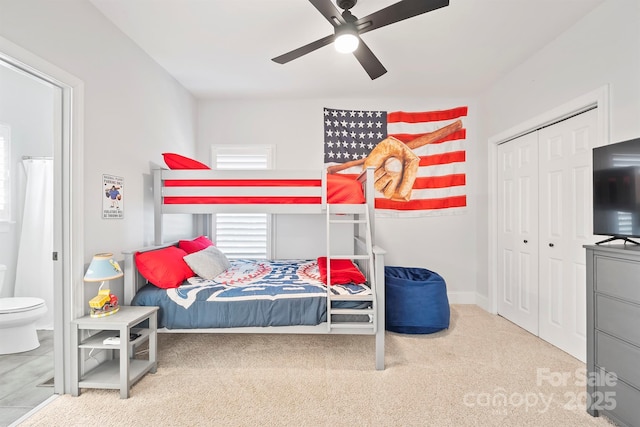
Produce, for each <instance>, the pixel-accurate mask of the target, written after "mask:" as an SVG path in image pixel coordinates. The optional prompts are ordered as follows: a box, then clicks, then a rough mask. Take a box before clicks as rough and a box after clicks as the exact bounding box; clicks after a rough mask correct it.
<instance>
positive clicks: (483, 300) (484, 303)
mask: <svg viewBox="0 0 640 427" xmlns="http://www.w3.org/2000/svg"><path fill="white" fill-rule="evenodd" d="M476 305H477V306H478V307H480V308H481V309H483V310H484V311H486V312H489V313H491V304H489V297H486V296H484V295H480V294H479V293H476ZM491 314H495V313H491Z"/></svg>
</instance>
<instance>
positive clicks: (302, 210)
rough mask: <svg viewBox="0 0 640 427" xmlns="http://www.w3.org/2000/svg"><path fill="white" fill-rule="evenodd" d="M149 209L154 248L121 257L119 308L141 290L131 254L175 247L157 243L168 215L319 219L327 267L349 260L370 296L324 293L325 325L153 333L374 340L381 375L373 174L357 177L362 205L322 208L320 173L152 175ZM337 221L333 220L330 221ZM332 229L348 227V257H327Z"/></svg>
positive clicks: (380, 253) (380, 271) (379, 255)
mask: <svg viewBox="0 0 640 427" xmlns="http://www.w3.org/2000/svg"><path fill="white" fill-rule="evenodd" d="M207 179H218V180H219V179H229V180H247V179H249V180H264V179H268V180H276V179H278V180H279V179H289V180H301V179H302V180H306V179H311V180H318V179H321V180H322V186H321V187H243V186H240V187H167V186H165V185H164V182H165V181H166V180H207ZM153 181H154V208H155V215H154V219H155V240H156V244H155V245H154V246H149V247H145V248H140V249H136V250H130V251H124V252H123V254H124V256H125V259H124V268H125V276H124V300H125V301H124V302H125V304H130V303H131V300H132V299H133V297H134V295H135V293H136V292H137V291H138V289H140V288H141V287H142V286H144V285H145V284H146V280H145V279H144V278H143V277H142V276H141V275H140V273H139V272H138V270H137V268H136V264H135V253H136V252H148V251H153V250H158V249H161V248H165V247H167V246H171V245H176V244H177V242H172V243H163V240H162V233H163V230H162V216H163V215H165V214H172V213H180V214H185V213H190V214H214V213H247V212H260V213H274V214H278V213H287V214H321V215H326V218H327V254H326V255H327V266H330V260H331V259H351V260H353V261H354V262H355V263H356V264H357V265H358V267H359V268H360V270H361V271H362V272H363V274H364V275H365V277H366V278H367V282H368V284H369V285H370V287H371V290H372V295H371V296H369V297H366V298H365V297H345V296H340V297H336V296H331V295H330V293H329V292H327V321H326V322H323V323H321V324H319V325H315V326H273V327H241V328H215V329H166V328H163V329H160V330H159V332H186V333H270V334H274V333H284V334H347V335H374V336H375V348H376V350H375V366H376V369H378V370H383V369H384V332H385V295H384V294H385V281H384V255H385V251H384V250H383V249H382V248H380V247H378V246H375V244H374V242H375V240H374V224H373V223H374V218H375V215H374V201H375V190H374V186H373V183H374V181H373V168H369V169H366V170H365V171H363V172H362V174H360V176H359V177H358V181H359V182H360V184H361V185H362V188H363V191H364V195H365V200H366V203H365V204H362V205H354V204H329V203H327V179H326V173H325V171H321V172H317V171H316V172H309V171H274V170H263V171H220V170H216V171H212V170H166V169H158V170H154V176H153ZM165 196H193V197H195V196H208V197H215V196H236V197H251V196H262V197H264V196H288V197H291V196H312V197H316V198H317V197H320V198H321V203H315V204H229V205H223V204H179V205H178V204H175V205H171V204H164V203H163V197H165ZM336 215H338V216H336ZM334 223H352V224H353V225H354V236H353V237H354V239H353V252H352V253H350V254H348V255H334V256H332V255H331V254H330V253H329V248H330V247H331V243H330V235H331V231H330V229H331V225H332V224H334ZM327 275H328V277H327V282H330V275H331V270H330V268H328V271H327ZM345 299H349V300H355V301H370V303H371V308H368V309H338V308H332V304H331V301H337V300H345ZM334 314H343V315H361V314H366V315H368V316H369V319H370V321H369V322H341V321H333V320H332V315H334Z"/></svg>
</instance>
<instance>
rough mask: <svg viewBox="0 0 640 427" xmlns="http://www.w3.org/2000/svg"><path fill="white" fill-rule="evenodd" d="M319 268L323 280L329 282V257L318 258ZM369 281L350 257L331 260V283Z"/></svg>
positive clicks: (360, 282)
mask: <svg viewBox="0 0 640 427" xmlns="http://www.w3.org/2000/svg"><path fill="white" fill-rule="evenodd" d="M318 269H319V270H320V277H321V278H322V281H323V282H324V283H325V284H326V283H327V257H325V256H321V257H319V258H318ZM366 281H367V279H366V277H364V275H363V274H362V273H361V272H360V270H358V267H357V266H356V265H355V264H354V263H353V261H351V260H350V259H332V260H331V284H332V285H346V284H348V283H356V284H362V283H365V282H366Z"/></svg>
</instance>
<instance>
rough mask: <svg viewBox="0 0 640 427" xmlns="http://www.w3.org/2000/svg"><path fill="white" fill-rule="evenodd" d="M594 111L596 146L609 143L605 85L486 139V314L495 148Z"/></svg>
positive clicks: (494, 298) (494, 248)
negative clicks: (595, 117) (596, 115)
mask: <svg viewBox="0 0 640 427" xmlns="http://www.w3.org/2000/svg"><path fill="white" fill-rule="evenodd" d="M593 108H597V112H598V117H597V124H596V144H597V145H607V144H609V142H610V141H609V86H608V85H604V86H602V87H600V88H598V89H596V90H594V91H592V92H589V93H587V94H585V95H582V96H580V97H578V98H575V99H573V100H572V101H569V102H567V103H565V104H562V105H560V106H558V107H556V108H554V109H552V110H550V111H547V112H545V113H543V114H541V115H539V116H536V117H534V118H531V119H529V120H527V121H525V122H523V123H520V124H518V125H516V126H514V127H512V128H510V129H507V130H505V131H503V132H500V133H498V134H496V135H494V136H491V137H489V140H488V142H489V144H488V145H489V147H488V154H489V156H488V157H489V159H488V163H489V165H488V173H489V193H488V205H489V224H488V230H489V242H488V243H489V248H488V249H489V254H488V255H489V277H488V280H489V287H488V300H489V310H488V311H489V312H490V313H492V314H498V280H497V279H498V169H497V168H498V145H500V144H503V143H505V142H507V141H510V140H512V139H515V138H517V137H519V136H522V135H524V134H527V133H530V132H533V131H536V130H537V129H540V128H543V127H545V126H549V125H551V124H553V123H557V122H559V121H561V120H564V119H566V118H569V117H571V116H574V115H576V114H580V113H582V112H585V111H587V110H590V109H593Z"/></svg>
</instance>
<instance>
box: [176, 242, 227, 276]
mask: <svg viewBox="0 0 640 427" xmlns="http://www.w3.org/2000/svg"><path fill="white" fill-rule="evenodd" d="M183 259H184V261H185V262H186V263H187V265H188V266H189V267H191V269H192V270H193V272H194V273H196V274H197V275H198V276H200V277H202V278H203V279H214V278H215V277H216V276H217V275H218V274H220V273H222V272H223V271H225V270H226V269H227V268H229V267H231V263H230V262H229V260H228V259H227V256H226V255H225V254H223V253H222V252H220V249H218V248H216V247H215V246H209V247H208V248H206V249H203V250H201V251H198V252H194V253H192V254H189V255H187V256H185V257H184V258H183Z"/></svg>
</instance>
